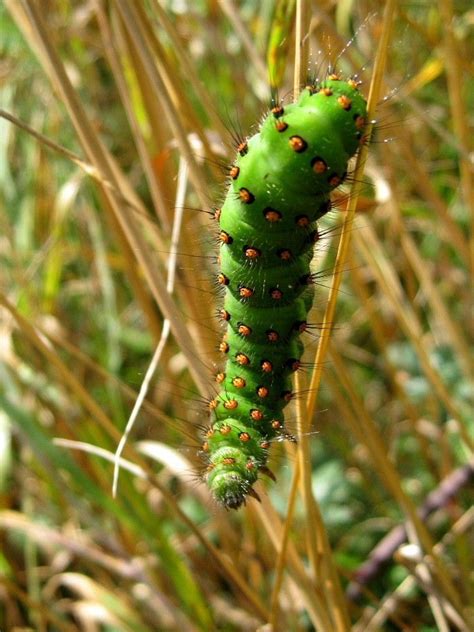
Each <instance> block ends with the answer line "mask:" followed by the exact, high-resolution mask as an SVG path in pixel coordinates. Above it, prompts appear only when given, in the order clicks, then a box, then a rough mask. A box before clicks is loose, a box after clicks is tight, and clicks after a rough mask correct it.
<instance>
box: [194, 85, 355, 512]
mask: <svg viewBox="0 0 474 632" xmlns="http://www.w3.org/2000/svg"><path fill="white" fill-rule="evenodd" d="M366 114H367V110H366V101H365V99H364V97H363V96H362V94H361V93H360V92H359V90H358V84H357V82H356V81H355V80H354V79H349V80H343V79H341V77H340V76H339V75H338V74H336V73H331V74H328V77H327V78H326V79H324V80H322V81H318V82H315V83H312V84H311V85H308V86H307V87H306V88H305V89H304V90H303V91H302V92H301V94H300V96H299V99H298V100H297V102H295V103H292V104H289V105H285V106H283V105H281V104H277V105H276V106H274V107H273V108H272V109H271V111H270V112H269V113H268V115H267V116H266V117H265V119H264V120H263V122H262V124H261V126H260V129H259V131H258V132H257V133H256V134H255V135H253V136H252V137H251V138H249V139H247V140H244V141H242V142H241V143H240V144H239V146H238V148H237V156H236V159H235V162H234V163H233V165H232V166H231V168H230V174H229V175H230V186H229V189H228V191H227V195H226V198H225V201H224V203H223V205H222V206H221V208H220V209H217V211H216V213H215V218H216V220H217V221H218V224H219V241H220V253H219V257H218V261H219V265H220V270H219V273H218V276H217V282H218V283H219V284H220V285H221V286H223V287H224V288H225V297H224V301H223V306H222V309H221V310H220V313H219V315H220V318H221V319H222V320H223V321H224V323H225V326H226V331H225V334H224V338H223V339H222V341H221V343H220V347H219V348H220V351H221V352H222V353H223V354H224V355H225V357H226V362H225V367H224V369H223V371H219V372H218V373H217V375H216V376H215V379H216V382H217V383H218V384H219V388H220V390H219V394H218V395H217V397H215V398H213V399H212V400H211V402H210V404H209V407H210V409H211V416H212V423H211V425H210V427H209V428H208V430H207V431H206V436H205V441H204V443H203V446H202V453H203V454H205V460H206V467H205V479H206V482H207V485H208V487H209V489H210V491H211V493H212V495H213V496H214V498H215V499H216V501H217V502H218V503H220V504H221V505H223V506H224V507H225V508H227V509H237V508H239V507H240V506H241V505H242V504H244V503H245V501H246V499H247V497H248V496H254V497H257V498H258V495H257V494H256V492H255V490H254V489H253V485H254V483H255V482H256V480H257V478H258V476H259V474H262V473H263V474H266V475H269V476H270V477H272V478H273V474H272V473H271V471H270V470H269V468H268V467H267V460H268V453H269V449H270V446H271V443H272V440H274V439H275V438H278V437H285V436H288V434H287V432H286V430H285V424H284V418H283V411H284V408H285V406H286V405H287V403H288V402H289V401H290V399H291V398H292V396H293V393H292V390H291V376H292V373H294V372H295V371H297V370H298V369H299V368H300V366H301V356H302V352H303V344H302V341H301V340H300V335H301V334H302V332H304V331H305V330H306V328H307V326H308V324H307V320H306V319H307V315H308V312H309V310H310V308H311V306H312V302H313V280H312V275H311V272H310V263H311V260H312V257H313V251H314V246H315V243H316V242H317V241H318V238H319V235H318V228H317V222H318V220H319V219H320V218H321V217H322V216H323V215H325V214H326V213H327V212H328V211H329V210H330V208H331V201H330V192H331V191H332V190H333V189H335V188H336V187H337V186H339V185H340V184H341V182H342V181H343V180H344V179H345V178H346V175H347V166H348V161H349V159H350V158H351V157H352V156H353V155H354V154H355V153H356V151H357V149H358V146H359V144H360V143H361V142H363V139H364V127H365V125H366Z"/></svg>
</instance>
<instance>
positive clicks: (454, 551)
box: [0, 0, 474, 632]
mask: <svg viewBox="0 0 474 632" xmlns="http://www.w3.org/2000/svg"><path fill="white" fill-rule="evenodd" d="M390 4H394V5H396V10H395V13H394V17H393V25H392V29H391V39H390V43H389V44H388V46H386V47H385V50H384V51H383V53H384V55H385V57H386V67H385V70H384V72H383V75H382V76H381V77H380V78H381V79H382V94H383V95H385V98H384V99H382V100H381V101H380V103H379V105H378V108H377V114H376V119H377V123H376V132H375V135H374V138H373V142H372V143H371V145H370V150H369V159H368V162H367V165H366V171H365V176H364V186H363V190H362V194H361V196H360V197H359V200H358V205H357V211H356V217H355V219H354V221H351V223H350V237H351V248H350V252H349V256H348V257H347V259H346V260H345V262H344V266H343V268H344V273H343V283H342V287H341V291H340V292H339V296H338V303H337V311H336V317H335V327H334V331H333V333H332V336H331V343H330V345H329V347H328V350H327V353H326V354H325V356H324V362H323V374H322V384H321V388H320V390H319V393H318V399H317V401H316V402H315V401H314V400H313V404H312V407H311V406H310V407H309V410H310V411H312V410H313V408H314V407H315V408H316V414H312V412H311V414H310V413H308V417H309V418H308V419H307V420H306V421H307V422H308V424H310V426H311V433H310V435H309V437H308V438H309V441H308V444H309V448H310V453H311V455H310V457H308V456H307V455H306V457H305V459H304V461H303V464H302V466H301V467H300V469H299V470H298V465H297V464H298V463H299V461H298V460H297V459H298V455H297V453H296V451H295V449H293V448H294V446H293V445H285V444H284V443H279V444H277V445H275V446H274V447H273V448H272V454H273V456H272V461H271V467H272V469H273V470H274V471H275V473H276V474H277V479H278V480H277V483H272V482H270V484H269V485H265V487H263V486H261V487H260V488H259V494H260V495H261V497H262V503H261V504H260V505H259V504H258V503H256V502H255V501H253V500H252V501H250V502H249V503H248V504H247V506H246V507H245V508H243V509H242V510H241V511H239V512H225V511H223V510H221V509H219V508H218V507H216V506H215V505H214V504H213V502H212V500H211V499H210V498H209V494H208V492H207V490H206V489H205V487H204V486H203V485H202V483H200V481H199V475H198V472H199V468H200V467H201V468H202V464H201V465H200V463H201V461H200V458H199V454H198V451H199V443H200V439H199V432H200V429H202V427H203V426H205V425H206V424H207V423H208V419H207V415H206V405H205V404H206V400H207V399H208V398H209V397H210V396H211V395H212V392H213V388H214V387H213V386H212V383H211V380H210V375H211V372H212V370H213V367H214V366H215V363H216V362H218V360H219V358H218V354H217V344H218V342H217V341H218V340H219V337H220V335H221V334H220V333H219V325H218V323H217V321H216V320H215V318H214V314H215V310H216V306H217V305H218V296H217V292H216V290H215V287H214V285H213V282H212V275H213V273H214V271H215V270H214V266H215V253H216V246H215V238H214V229H213V226H212V217H211V214H212V207H213V205H214V204H218V203H219V202H220V201H221V200H222V197H223V194H224V192H225V181H226V177H225V176H226V166H227V165H228V164H229V161H230V160H231V157H232V155H233V152H234V150H235V147H234V145H235V144H234V141H233V140H232V137H233V136H235V135H242V134H243V135H245V134H250V133H253V132H255V130H256V127H257V124H258V122H259V121H260V120H261V117H262V115H263V114H264V113H265V111H266V109H267V108H268V104H269V79H268V74H269V73H268V71H270V74H271V77H272V80H273V81H274V82H275V84H276V86H277V87H278V92H279V94H280V96H281V97H282V98H283V99H285V100H286V101H289V100H291V95H292V92H293V85H294V83H293V82H294V76H295V69H294V58H295V53H294V49H295V38H296V37H297V36H296V35H295V25H296V26H297V27H298V28H300V31H301V33H302V36H303V38H304V43H305V46H306V47H307V49H308V50H310V56H309V59H308V60H307V62H306V61H305V60H304V58H303V60H304V67H303V73H302V74H305V73H306V68H309V69H310V71H311V72H313V73H314V72H320V73H324V71H325V69H326V68H327V67H328V66H329V65H330V64H331V63H334V62H336V60H337V63H338V66H339V67H340V69H341V70H342V71H343V72H344V73H345V74H346V75H350V74H354V73H357V74H358V76H359V77H360V79H361V80H362V81H363V85H362V90H363V92H364V93H365V94H367V93H368V90H369V84H370V81H371V77H372V75H373V72H374V58H375V53H376V50H377V44H378V41H379V39H380V37H381V34H382V32H383V29H384V26H385V27H387V24H386V23H385V22H384V21H385V20H386V17H384V7H383V6H382V5H381V3H378V2H372V1H368V0H367V1H362V2H354V1H353V0H339V1H337V0H325V1H323V2H302V3H296V2H293V1H291V0H280V1H277V0H263V1H262V2H253V1H251V0H247V1H242V2H237V1H236V0H234V1H231V0H221V1H212V0H197V1H193V2H189V1H187V0H161V1H160V0H109V1H106V0H41V1H35V0H5V2H4V3H2V4H1V5H0V20H1V35H2V37H1V43H0V46H1V59H0V87H1V92H0V108H1V118H0V258H1V266H0V540H1V548H0V629H1V630H4V631H10V630H18V631H19V630H22V631H25V630H35V631H36V630H38V631H46V630H48V631H49V630H54V631H56V630H57V631H63V630H64V631H69V630H87V631H91V632H95V631H102V630H104V631H110V632H111V631H114V632H115V631H122V630H123V631H130V632H141V631H150V630H180V631H182V630H214V629H216V630H229V631H232V630H255V629H261V630H266V631H267V632H268V631H269V630H275V631H277V630H282V631H283V630H291V631H293V630H295V631H297V630H311V629H318V630H322V631H323V632H332V630H335V631H343V630H349V629H353V630H355V631H357V632H363V631H364V632H365V631H377V630H389V631H391V630H423V631H426V632H428V631H435V630H442V631H449V630H458V629H459V630H465V631H466V632H468V631H469V630H472V629H473V627H471V626H474V624H473V622H472V621H473V609H472V604H473V594H474V586H473V574H472V573H473V557H474V555H473V551H474V538H473V535H474V534H473V522H474V512H473V509H472V500H473V495H472V474H473V468H474V465H473V460H472V441H473V414H472V411H473V404H474V386H473V380H472V375H473V318H472V316H473V314H472V310H473V303H472V283H471V282H472V270H473V265H472V264H473V262H474V233H473V226H474V222H473V215H472V214H473V212H474V187H473V161H472V156H473V154H472V151H473V147H472V138H473V135H472V130H473V112H474V107H473V105H474V79H473V65H474V62H473V59H474V46H473V41H474V11H473V9H472V5H471V3H470V2H468V1H465V2H464V1H463V0H458V1H457V2H452V1H451V0H438V2H430V1H428V0H426V1H421V2H407V3H396V2H395V3H392V2H390ZM300 7H301V9H302V10H301V12H300V11H299V8H300ZM297 8H298V11H297ZM350 40H352V41H351V43H350V45H349V46H346V45H347V43H348V42H349V41H350ZM341 51H343V52H342V55H341V56H340V58H339V55H340V53H341ZM339 196H340V198H341V199H340V200H339V201H340V203H339V204H337V206H336V210H334V211H333V212H332V213H331V214H330V216H329V217H328V218H327V219H325V220H324V221H323V222H322V230H323V231H324V235H325V239H324V240H323V244H322V247H321V248H320V249H319V251H318V254H317V257H316V259H315V271H324V272H322V273H321V279H320V284H318V286H317V293H316V300H315V307H314V315H313V316H312V320H313V321H314V322H320V321H321V320H322V314H323V312H324V310H325V306H326V303H327V299H328V291H329V290H328V288H329V287H330V285H331V282H332V274H331V271H332V270H333V268H334V262H335V259H336V251H337V243H338V240H339V237H340V235H341V225H342V222H343V220H344V216H345V213H346V211H345V210H344V209H345V200H346V198H347V197H348V191H342V192H341V193H340V194H339ZM349 197H350V196H349ZM179 211H182V219H180V213H179ZM173 226H174V230H175V233H174V237H173ZM174 253H177V262H176V261H175V257H174ZM173 275H174V283H173ZM167 289H168V290H170V291H171V293H168V292H167ZM165 318H166V319H167V320H165ZM168 323H170V324H171V335H170V336H169V337H167V328H168ZM160 341H161V343H162V347H163V349H162V352H161V355H160V356H159V358H158V360H159V361H158V366H157V368H156V371H155V373H154V375H153V377H152V381H151V384H150V389H149V392H148V394H147V396H146V398H145V401H144V403H143V406H142V408H141V409H140V411H139V414H138V417H137V420H136V424H135V427H134V428H133V431H132V433H131V436H130V438H129V442H128V445H127V447H126V449H125V451H124V454H123V456H124V459H125V461H124V463H123V469H122V470H121V473H120V479H119V485H118V493H117V497H116V498H115V499H114V498H113V497H112V493H111V488H112V478H113V464H112V462H111V459H112V455H113V453H114V452H115V450H116V448H117V444H118V442H119V440H120V437H121V435H122V432H123V430H124V428H125V425H126V423H127V419H128V418H129V416H130V413H131V411H132V408H133V405H134V402H135V401H136V398H137V393H138V391H139V389H140V386H141V384H142V381H143V379H144V376H145V374H146V372H147V369H148V366H149V363H150V360H151V358H152V356H153V354H154V353H155V349H156V347H157V345H158V343H159V342H160ZM306 343H307V352H306V353H307V357H306V359H307V360H308V362H309V363H311V362H312V361H313V362H314V357H315V352H316V348H317V345H318V336H315V335H313V336H310V335H307V336H306ZM303 380H306V381H307V382H308V384H309V376H308V375H307V376H303ZM306 388H308V385H306ZM306 392H307V391H304V390H303V389H302V396H301V397H300V398H299V401H300V409H299V411H298V410H295V409H292V410H290V411H289V413H288V423H289V425H290V426H291V425H292V423H294V422H295V420H297V418H298V415H301V402H302V403H303V404H305V402H306V400H305V397H306ZM314 395H315V393H314V392H313V394H312V393H311V392H310V393H309V394H308V400H309V399H310V398H311V397H312V396H313V397H314ZM305 410H306V409H305ZM301 439H302V441H303V443H304V441H305V439H304V438H301ZM295 471H297V472H300V474H301V473H303V474H304V476H303V479H304V480H309V481H310V483H311V490H310V491H312V492H313V493H314V495H315V497H316V499H317V500H316V501H314V500H312V499H308V496H307V494H306V496H305V495H304V494H302V495H301V496H300V495H296V496H295V497H294V496H293V494H292V489H296V487H292V486H293V482H292V481H293V480H294V475H295ZM307 491H308V490H306V492H307ZM293 498H294V499H295V503H294V505H293V504H292V502H291V499H293ZM302 498H303V500H302ZM416 510H418V511H419V512H421V514H420V515H421V519H419V518H418V517H417V512H416ZM321 516H322V522H321V520H320V518H321Z"/></svg>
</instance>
